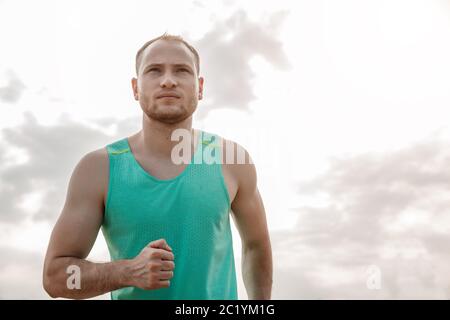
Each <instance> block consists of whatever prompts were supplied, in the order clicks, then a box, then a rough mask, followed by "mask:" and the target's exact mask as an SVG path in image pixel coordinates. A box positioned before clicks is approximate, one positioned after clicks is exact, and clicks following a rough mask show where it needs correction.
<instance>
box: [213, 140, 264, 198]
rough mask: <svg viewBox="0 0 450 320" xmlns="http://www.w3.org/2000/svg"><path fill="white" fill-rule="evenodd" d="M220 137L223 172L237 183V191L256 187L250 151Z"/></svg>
mask: <svg viewBox="0 0 450 320" xmlns="http://www.w3.org/2000/svg"><path fill="white" fill-rule="evenodd" d="M221 139H222V144H221V145H222V164H223V169H224V173H225V174H227V175H228V176H230V177H231V178H232V179H233V181H235V183H236V184H237V189H238V190H237V191H238V192H239V191H240V192H243V191H245V190H248V189H253V188H255V187H256V167H255V165H254V163H253V159H252V157H251V155H250V153H249V152H248V151H247V149H246V148H244V147H243V146H242V145H241V144H239V143H237V142H235V141H232V140H229V139H225V138H223V137H221Z"/></svg>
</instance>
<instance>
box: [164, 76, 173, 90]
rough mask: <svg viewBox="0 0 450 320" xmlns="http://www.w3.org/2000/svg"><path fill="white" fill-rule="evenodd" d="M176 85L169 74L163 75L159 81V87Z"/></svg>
mask: <svg viewBox="0 0 450 320" xmlns="http://www.w3.org/2000/svg"><path fill="white" fill-rule="evenodd" d="M174 86H176V82H175V81H174V80H173V79H172V77H170V76H165V77H164V78H163V79H162V81H161V87H163V88H171V87H174Z"/></svg>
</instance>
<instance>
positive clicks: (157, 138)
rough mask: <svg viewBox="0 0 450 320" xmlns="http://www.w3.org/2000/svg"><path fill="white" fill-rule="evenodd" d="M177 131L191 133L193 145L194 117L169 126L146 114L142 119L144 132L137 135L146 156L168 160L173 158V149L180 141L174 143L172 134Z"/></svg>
mask: <svg viewBox="0 0 450 320" xmlns="http://www.w3.org/2000/svg"><path fill="white" fill-rule="evenodd" d="M175 129H185V130H188V131H190V132H191V142H192V143H193V142H194V141H193V139H192V136H193V129H192V116H191V117H188V118H186V119H185V120H183V121H181V122H178V123H175V124H167V123H162V122H160V121H156V120H153V119H151V118H149V117H148V116H147V115H146V114H145V113H144V114H143V118H142V130H141V131H140V132H139V133H138V134H137V135H138V136H137V140H138V144H139V145H140V148H141V151H142V153H143V154H144V155H152V157H156V158H162V159H167V158H170V157H171V153H172V149H173V147H174V146H175V145H177V144H178V143H179V141H176V140H175V141H172V140H171V136H172V132H173V131H174V130H175Z"/></svg>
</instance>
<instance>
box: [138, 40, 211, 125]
mask: <svg viewBox="0 0 450 320" xmlns="http://www.w3.org/2000/svg"><path fill="white" fill-rule="evenodd" d="M142 54H143V57H142V60H141V64H140V66H139V69H138V70H139V74H138V78H137V79H136V78H133V79H132V86H133V92H134V96H135V99H136V100H138V101H139V104H140V106H141V109H142V111H143V112H144V113H145V114H146V115H147V116H148V117H149V118H152V119H154V120H157V121H160V122H163V123H167V124H175V123H179V122H181V121H183V120H185V119H187V118H188V117H190V116H192V114H193V113H194V111H195V110H196V108H197V104H198V100H201V99H202V92H203V78H201V77H198V75H197V71H196V68H195V64H194V55H193V54H192V52H191V51H190V50H189V49H188V48H187V47H186V46H185V45H184V44H183V43H182V42H179V41H173V40H172V41H170V40H157V41H155V42H153V43H152V44H151V45H149V46H148V47H147V48H146V49H145V51H144V52H143V53H142ZM161 95H173V96H171V97H161Z"/></svg>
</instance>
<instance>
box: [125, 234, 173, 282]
mask: <svg viewBox="0 0 450 320" xmlns="http://www.w3.org/2000/svg"><path fill="white" fill-rule="evenodd" d="M174 268H175V263H174V255H173V253H172V248H170V247H169V245H168V244H167V242H166V241H165V240H164V239H158V240H155V241H152V242H150V243H149V244H148V245H147V246H146V247H145V248H144V249H142V251H141V252H140V253H139V255H138V256H136V257H135V258H134V259H132V260H131V261H130V263H129V269H128V270H129V273H128V276H129V282H130V284H131V285H132V286H134V287H138V288H141V289H145V290H152V289H159V288H168V287H169V286H170V279H172V277H173V269H174Z"/></svg>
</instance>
